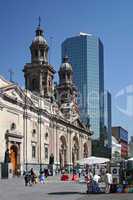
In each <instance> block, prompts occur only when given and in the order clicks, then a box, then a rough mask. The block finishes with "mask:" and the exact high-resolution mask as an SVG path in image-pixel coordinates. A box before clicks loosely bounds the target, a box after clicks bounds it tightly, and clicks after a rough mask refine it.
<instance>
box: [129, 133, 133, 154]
mask: <svg viewBox="0 0 133 200" xmlns="http://www.w3.org/2000/svg"><path fill="white" fill-rule="evenodd" d="M128 156H129V157H133V136H131V138H130V141H129V145H128Z"/></svg>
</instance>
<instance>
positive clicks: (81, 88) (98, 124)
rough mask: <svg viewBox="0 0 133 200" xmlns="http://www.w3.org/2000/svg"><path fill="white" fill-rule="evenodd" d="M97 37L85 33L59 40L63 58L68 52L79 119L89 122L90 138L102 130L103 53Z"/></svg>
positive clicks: (100, 134) (100, 133) (101, 133)
mask: <svg viewBox="0 0 133 200" xmlns="http://www.w3.org/2000/svg"><path fill="white" fill-rule="evenodd" d="M103 54H104V53H103V44H102V42H101V41H100V39H99V38H97V37H95V36H93V35H91V34H86V33H80V35H79V36H75V37H71V38H68V39H66V40H65V41H64V42H63V43H62V58H63V57H64V56H65V55H68V57H69V62H70V63H71V64H72V66H73V77H74V82H75V85H76V86H77V89H78V92H79V100H78V103H79V108H80V114H81V119H82V120H83V121H84V122H86V123H88V121H89V123H90V125H91V129H92V131H93V132H94V134H93V137H92V138H93V140H99V139H100V137H102V136H103V130H104V56H103Z"/></svg>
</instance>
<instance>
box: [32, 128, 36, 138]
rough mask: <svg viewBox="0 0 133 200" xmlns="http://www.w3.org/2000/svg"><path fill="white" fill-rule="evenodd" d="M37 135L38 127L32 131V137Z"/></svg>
mask: <svg viewBox="0 0 133 200" xmlns="http://www.w3.org/2000/svg"><path fill="white" fill-rule="evenodd" d="M35 135H36V129H33V131H32V137H35Z"/></svg>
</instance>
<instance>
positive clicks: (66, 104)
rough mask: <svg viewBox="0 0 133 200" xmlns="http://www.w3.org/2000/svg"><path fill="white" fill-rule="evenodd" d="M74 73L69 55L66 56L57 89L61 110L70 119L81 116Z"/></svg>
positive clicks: (61, 67)
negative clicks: (73, 77)
mask: <svg viewBox="0 0 133 200" xmlns="http://www.w3.org/2000/svg"><path fill="white" fill-rule="evenodd" d="M72 74H73V71H72V65H71V64H70V63H69V62H68V57H67V56H65V57H64V58H63V62H62V64H61V66H60V69H59V85H58V87H57V90H58V96H59V107H60V109H61V112H62V113H63V114H64V116H65V118H67V119H70V120H71V119H72V118H74V117H79V110H78V105H77V89H76V87H75V85H74V84H73V79H72Z"/></svg>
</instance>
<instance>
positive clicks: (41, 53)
mask: <svg viewBox="0 0 133 200" xmlns="http://www.w3.org/2000/svg"><path fill="white" fill-rule="evenodd" d="M40 56H41V57H44V50H42V49H41V50H40Z"/></svg>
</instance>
